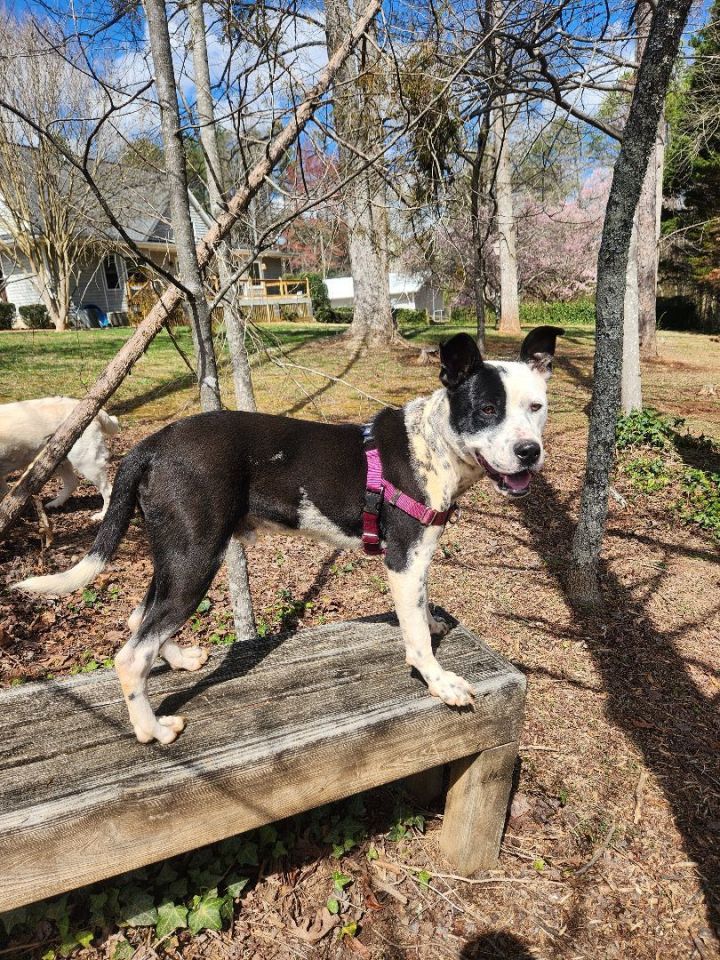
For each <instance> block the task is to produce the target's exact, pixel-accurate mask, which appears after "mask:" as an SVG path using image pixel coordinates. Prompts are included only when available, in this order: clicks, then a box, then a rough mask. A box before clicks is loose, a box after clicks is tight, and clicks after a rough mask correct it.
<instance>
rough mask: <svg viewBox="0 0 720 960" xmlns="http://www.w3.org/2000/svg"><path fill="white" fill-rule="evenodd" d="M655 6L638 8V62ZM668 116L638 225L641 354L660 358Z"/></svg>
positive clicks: (643, 1) (646, 0) (645, 1)
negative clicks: (660, 272)
mask: <svg viewBox="0 0 720 960" xmlns="http://www.w3.org/2000/svg"><path fill="white" fill-rule="evenodd" d="M652 14H653V4H652V3H651V2H650V0H640V2H639V3H638V6H637V24H638V26H637V34H638V38H637V60H638V62H639V61H640V60H641V59H642V54H643V51H644V50H645V44H646V42H647V35H648V32H649V30H650V24H651V22H652ZM664 134H665V117H664V112H663V114H661V117H660V122H659V124H658V132H657V136H656V138H655V146H654V149H653V151H652V152H651V154H650V161H649V163H648V167H647V171H646V173H645V179H644V181H643V187H642V192H641V194H640V202H639V204H638V213H637V225H638V238H637V275H638V312H639V318H638V330H639V340H640V355H641V356H643V357H654V356H656V355H657V336H656V328H657V277H658V243H659V241H660V215H661V208H662V180H663V166H664V163H665V145H664Z"/></svg>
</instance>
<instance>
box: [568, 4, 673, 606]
mask: <svg viewBox="0 0 720 960" xmlns="http://www.w3.org/2000/svg"><path fill="white" fill-rule="evenodd" d="M691 5H692V0H658V2H657V5H656V9H655V15H654V17H653V20H652V25H651V27H650V32H649V35H648V39H647V44H646V46H645V52H644V55H643V59H642V63H641V64H640V69H639V72H638V77H637V83H636V85H635V91H634V94H633V99H632V104H631V106H630V114H629V116H628V119H627V123H626V125H625V130H624V135H623V138H622V146H621V148H620V154H619V156H618V159H617V162H616V163H615V169H614V172H613V182H612V186H611V188H610V196H609V199H608V205H607V211H606V214H605V223H604V226H603V238H602V243H601V246H600V255H599V257H598V282H597V308H596V310H597V321H596V348H595V364H594V385H593V400H592V408H591V416H590V433H589V437H588V450H587V467H586V471H585V482H584V484H583V490H582V497H581V502H580V517H579V520H578V525H577V528H576V530H575V536H574V538H573V545H572V557H571V569H570V571H569V578H568V579H569V588H570V590H571V591H572V593H573V595H574V597H575V599H576V600H577V602H579V603H584V604H586V605H591V606H597V605H599V604H600V603H601V595H600V584H599V576H598V572H599V558H600V548H601V546H602V541H603V536H604V532H605V522H606V519H607V505H608V491H609V487H610V472H611V470H612V464H613V454H614V449H615V425H616V420H617V414H618V408H619V402H620V381H621V375H622V337H623V323H622V318H623V304H624V297H625V282H626V271H627V263H628V255H629V249H630V240H631V236H632V228H633V219H634V216H635V211H636V209H637V205H638V201H639V199H640V192H641V190H642V184H643V179H644V177H645V171H646V169H647V164H648V160H649V157H650V153H651V151H652V148H653V145H654V143H655V138H656V137H657V130H658V123H659V122H660V117H661V115H662V111H663V106H664V102H665V96H666V94H667V90H668V85H669V83H670V77H671V75H672V69H673V65H674V63H675V58H676V57H677V53H678V49H679V46H680V39H681V37H682V32H683V29H684V26H685V23H686V21H687V18H688V14H689V12H690V7H691Z"/></svg>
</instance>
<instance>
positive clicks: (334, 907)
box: [325, 897, 340, 914]
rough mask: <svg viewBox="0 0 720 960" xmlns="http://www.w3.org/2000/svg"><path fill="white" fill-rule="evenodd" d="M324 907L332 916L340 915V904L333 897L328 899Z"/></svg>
mask: <svg viewBox="0 0 720 960" xmlns="http://www.w3.org/2000/svg"><path fill="white" fill-rule="evenodd" d="M325 906H326V907H327V908H328V910H329V911H330V913H332V914H335V913H340V903H339V902H338V901H337V900H336V899H335V897H330V899H329V900H328V902H327V903H326V904H325Z"/></svg>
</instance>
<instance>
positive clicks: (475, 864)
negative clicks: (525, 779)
mask: <svg viewBox="0 0 720 960" xmlns="http://www.w3.org/2000/svg"><path fill="white" fill-rule="evenodd" d="M517 754H518V746H517V743H514V742H513V743H506V744H503V745H501V746H497V747H491V748H490V749H488V750H483V751H482V753H480V754H479V755H478V756H475V757H463V758H462V759H461V760H457V761H456V762H455V763H453V764H452V765H451V767H450V787H449V789H448V793H447V799H446V801H445V818H444V820H443V826H442V832H441V834H440V847H441V849H442V851H443V853H444V854H445V856H446V857H447V858H448V860H449V861H450V862H451V863H452V864H453V866H454V867H455V869H456V870H458V871H459V872H460V873H462V874H463V875H464V876H466V877H469V876H471V875H472V874H473V873H477V871H478V870H489V869H490V868H491V867H494V866H495V864H496V863H497V858H498V853H499V851H500V840H501V837H502V831H503V827H504V825H505V815H506V813H507V805H508V798H509V796H510V787H511V786H512V774H513V767H514V765H515V759H516V758H517Z"/></svg>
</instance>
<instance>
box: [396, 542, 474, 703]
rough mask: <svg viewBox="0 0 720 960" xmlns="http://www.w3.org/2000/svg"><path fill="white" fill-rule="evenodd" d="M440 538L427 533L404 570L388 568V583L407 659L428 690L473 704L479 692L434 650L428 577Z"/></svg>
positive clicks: (448, 700)
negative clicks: (441, 661)
mask: <svg viewBox="0 0 720 960" xmlns="http://www.w3.org/2000/svg"><path fill="white" fill-rule="evenodd" d="M438 537H439V532H438V531H437V530H436V529H433V528H429V529H428V530H426V531H425V532H424V533H423V537H422V540H421V541H420V543H419V544H418V545H417V547H415V548H414V549H412V550H411V551H410V555H409V557H408V562H407V563H406V565H405V567H404V568H403V569H402V570H392V569H388V571H387V575H388V583H389V584H390V591H391V593H392V597H393V602H394V603H395V612H396V613H397V616H398V620H399V621H400V629H401V631H402V635H403V640H404V641H405V659H406V661H407V663H408V665H409V666H411V667H415V669H416V670H417V671H418V672H419V673H420V674H421V676H422V678H423V679H424V680H425V683H427V685H428V691H429V692H430V694H431V695H432V696H433V697H439V699H440V700H442V701H443V702H444V703H447V704H449V705H450V706H453V707H464V706H468V705H469V704H471V703H472V701H473V697H474V695H475V691H474V690H473V687H472V686H471V684H469V683H468V682H467V680H465V679H464V678H463V677H460V676H458V675H457V674H456V673H452V672H451V671H449V670H443V668H442V667H441V666H440V664H439V663H438V661H437V659H436V657H435V654H434V653H433V648H432V638H431V636H430V623H429V611H428V602H427V574H428V567H429V566H430V560H431V559H432V555H433V551H434V549H435V545H436V543H437V540H438Z"/></svg>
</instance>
